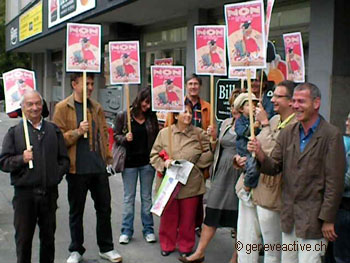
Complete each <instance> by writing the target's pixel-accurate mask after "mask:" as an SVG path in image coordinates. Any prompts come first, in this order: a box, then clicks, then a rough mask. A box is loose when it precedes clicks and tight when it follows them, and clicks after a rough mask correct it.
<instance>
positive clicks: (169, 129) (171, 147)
mask: <svg viewBox="0 0 350 263" xmlns="http://www.w3.org/2000/svg"><path fill="white" fill-rule="evenodd" d="M171 117H172V114H171V113H170V112H168V114H167V118H168V138H169V152H168V155H169V159H173V140H172V137H173V136H172V131H171V124H172V123H171V122H172V118H171Z"/></svg>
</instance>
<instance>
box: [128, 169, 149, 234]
mask: <svg viewBox="0 0 350 263" xmlns="http://www.w3.org/2000/svg"><path fill="white" fill-rule="evenodd" d="M154 175H155V170H154V169H153V167H152V166H151V165H150V164H147V165H145V166H140V167H136V168H125V170H124V171H123V173H122V177H123V185H124V207H123V222H122V229H121V233H122V234H124V235H127V236H129V237H132V235H133V233H134V215H135V196H136V186H137V178H138V177H140V191H141V193H140V196H141V221H142V225H143V231H142V232H143V234H144V235H147V234H150V233H154V230H153V216H152V214H151V212H150V210H151V207H152V185H153V179H154Z"/></svg>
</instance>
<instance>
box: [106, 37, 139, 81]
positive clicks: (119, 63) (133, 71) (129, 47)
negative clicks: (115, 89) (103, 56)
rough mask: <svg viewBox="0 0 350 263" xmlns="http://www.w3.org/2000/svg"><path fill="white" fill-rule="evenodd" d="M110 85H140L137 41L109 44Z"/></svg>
mask: <svg viewBox="0 0 350 263" xmlns="http://www.w3.org/2000/svg"><path fill="white" fill-rule="evenodd" d="M109 67H110V68H109V70H110V73H111V74H110V77H111V79H110V81H111V84H140V83H141V77H140V53H139V41H113V42H109Z"/></svg>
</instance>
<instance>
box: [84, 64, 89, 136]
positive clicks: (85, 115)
mask: <svg viewBox="0 0 350 263" xmlns="http://www.w3.org/2000/svg"><path fill="white" fill-rule="evenodd" d="M83 118H84V121H87V90H86V71H84V72H83ZM87 137H88V135H87V132H85V133H84V138H87Z"/></svg>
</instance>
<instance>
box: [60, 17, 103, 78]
mask: <svg viewBox="0 0 350 263" xmlns="http://www.w3.org/2000/svg"><path fill="white" fill-rule="evenodd" d="M66 47H67V48H66V70H67V71H70V72H83V71H86V72H100V67H101V25H93V24H75V23H68V24H67V39H66Z"/></svg>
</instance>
